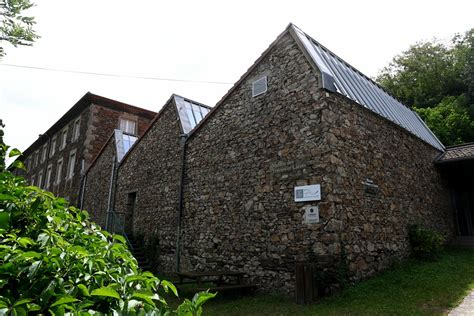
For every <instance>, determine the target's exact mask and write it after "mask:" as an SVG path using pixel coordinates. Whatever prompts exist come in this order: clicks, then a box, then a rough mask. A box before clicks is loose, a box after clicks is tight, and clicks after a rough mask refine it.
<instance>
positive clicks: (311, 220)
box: [304, 206, 319, 224]
mask: <svg viewBox="0 0 474 316" xmlns="http://www.w3.org/2000/svg"><path fill="white" fill-rule="evenodd" d="M304 222H305V223H306V224H315V223H319V207H317V206H306V207H305V208H304Z"/></svg>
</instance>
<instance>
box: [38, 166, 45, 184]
mask: <svg viewBox="0 0 474 316" xmlns="http://www.w3.org/2000/svg"><path fill="white" fill-rule="evenodd" d="M43 175H44V170H43V169H41V170H40V171H38V185H37V187H39V188H43V186H42V182H43Z"/></svg>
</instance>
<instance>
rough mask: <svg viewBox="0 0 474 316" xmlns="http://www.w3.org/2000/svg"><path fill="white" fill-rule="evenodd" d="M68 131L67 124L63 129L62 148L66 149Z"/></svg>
mask: <svg viewBox="0 0 474 316" xmlns="http://www.w3.org/2000/svg"><path fill="white" fill-rule="evenodd" d="M67 133H68V126H66V127H65V128H64V129H63V130H62V131H61V149H64V148H66V146H67Z"/></svg>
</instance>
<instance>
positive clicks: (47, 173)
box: [44, 165, 53, 189]
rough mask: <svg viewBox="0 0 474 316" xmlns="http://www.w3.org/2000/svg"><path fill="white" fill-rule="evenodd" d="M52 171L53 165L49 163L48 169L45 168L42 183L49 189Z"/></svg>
mask: <svg viewBox="0 0 474 316" xmlns="http://www.w3.org/2000/svg"><path fill="white" fill-rule="evenodd" d="M52 171H53V166H52V165H49V166H48V169H46V183H45V185H44V187H45V189H49V185H50V184H51V173H52Z"/></svg>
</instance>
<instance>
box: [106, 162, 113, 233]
mask: <svg viewBox="0 0 474 316" xmlns="http://www.w3.org/2000/svg"><path fill="white" fill-rule="evenodd" d="M115 164H116V158H115V156H112V172H111V173H110V185H109V198H108V200H107V217H106V219H105V230H107V231H109V229H110V215H111V213H112V207H113V202H114V201H113V197H112V193H113V190H114V187H115V185H114V184H115V183H114V180H115Z"/></svg>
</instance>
